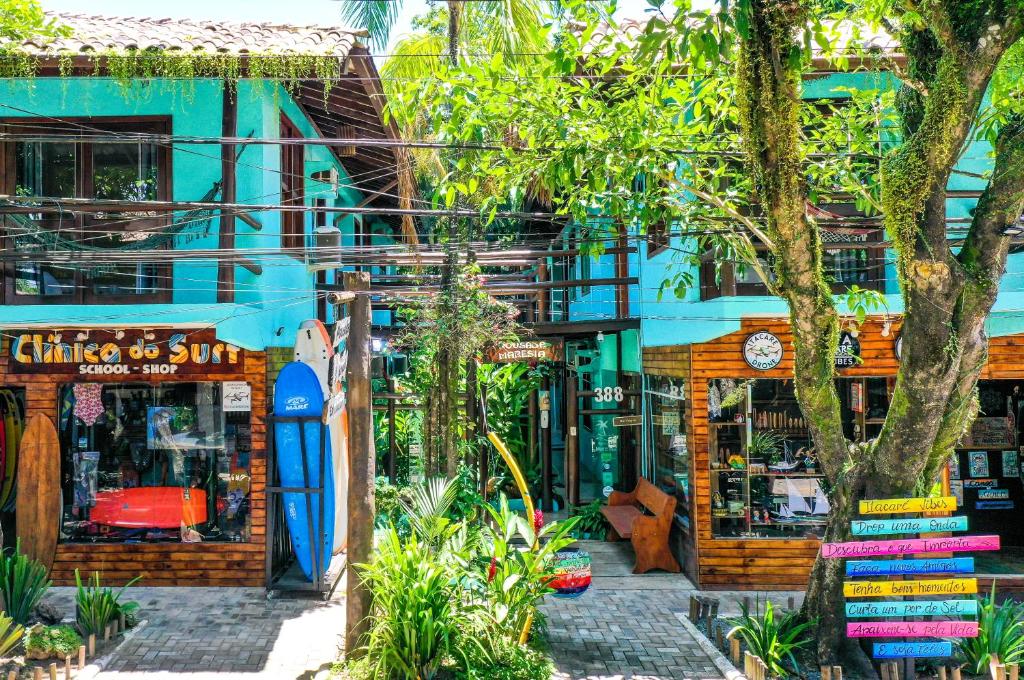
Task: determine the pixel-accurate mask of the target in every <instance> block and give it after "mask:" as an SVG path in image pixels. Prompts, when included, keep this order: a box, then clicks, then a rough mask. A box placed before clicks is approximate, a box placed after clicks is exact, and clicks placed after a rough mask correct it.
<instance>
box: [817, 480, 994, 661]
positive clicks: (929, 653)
mask: <svg viewBox="0 0 1024 680" xmlns="http://www.w3.org/2000/svg"><path fill="white" fill-rule="evenodd" d="M990 498H991V499H992V500H985V501H979V502H978V504H979V505H980V504H981V503H991V504H993V505H995V504H997V503H1004V502H1005V501H1003V500H1001V499H999V497H998V496H996V495H995V494H993V495H992V496H990ZM859 508H860V513H861V514H862V515H900V514H907V513H936V512H954V511H956V508H957V500H956V498H955V497H953V496H944V497H940V498H890V499H881V500H870V501H861V502H860V506H859ZM850 528H851V532H852V533H853V535H854V536H891V535H897V534H941V533H949V532H954V531H966V530H967V518H966V517H959V516H958V517H910V518H894V519H889V518H885V519H874V518H865V519H858V520H854V521H853V522H852V523H851V527H850ZM998 549H999V537H998V536H953V537H939V538H899V539H889V540H877V539H867V540H859V541H847V542H843V543H825V544H823V545H822V546H821V556H822V557H823V558H826V559H846V558H854V559H849V560H848V561H847V563H846V575H847V576H850V577H871V576H882V577H889V576H921V575H929V574H932V575H949V574H973V573H974V558H973V557H931V558H930V557H913V558H911V559H901V558H899V556H902V555H919V554H927V553H958V552H968V551H976V550H998ZM886 556H897V557H898V558H897V559H894V560H865V559H856V558H864V557H886ZM977 592H978V581H977V579H975V578H934V579H927V578H926V579H910V580H903V581H890V580H877V581H875V580H851V581H847V582H846V583H844V584H843V595H844V596H846V597H847V598H851V599H855V601H853V602H847V603H846V616H847V617H849V618H850V619H854V620H852V621H848V622H847V624H846V634H847V637H851V638H888V637H892V638H897V637H916V638H929V637H934V638H950V637H952V638H964V637H977V636H978V624H977V622H975V621H957V620H942V621H935V620H933V621H893V620H885V619H894V618H902V617H925V616H929V617H930V616H934V617H945V618H947V619H948V618H949V617H959V616H976V615H977V613H978V603H977V602H976V601H974V600H958V599H936V600H923V601H915V600H908V601H893V600H870V599H868V600H863V601H861V600H860V598H875V597H883V598H884V597H916V596H936V595H943V596H951V595H952V596H956V595H971V594H974V593H977ZM864 619H882V620H877V621H876V620H864ZM952 653H953V645H952V643H951V642H950V641H948V640H937V641H931V640H928V641H913V642H906V641H905V642H879V643H874V656H875V658H878V659H899V658H920V657H943V656H951V655H952Z"/></svg>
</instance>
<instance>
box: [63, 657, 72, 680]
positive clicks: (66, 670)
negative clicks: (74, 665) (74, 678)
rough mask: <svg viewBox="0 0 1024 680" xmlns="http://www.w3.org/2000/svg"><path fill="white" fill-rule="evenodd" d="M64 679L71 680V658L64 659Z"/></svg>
mask: <svg viewBox="0 0 1024 680" xmlns="http://www.w3.org/2000/svg"><path fill="white" fill-rule="evenodd" d="M64 679H65V680H71V657H70V656H65V657H64Z"/></svg>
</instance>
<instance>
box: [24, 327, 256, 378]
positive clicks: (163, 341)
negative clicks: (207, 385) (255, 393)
mask: <svg viewBox="0 0 1024 680" xmlns="http://www.w3.org/2000/svg"><path fill="white" fill-rule="evenodd" d="M5 333H6V334H7V335H10V336H13V337H12V339H11V340H10V342H9V343H8V354H7V355H8V357H9V360H8V362H7V370H8V371H10V372H11V373H51V374H68V375H84V376H95V375H153V376H161V375H209V374H215V373H238V372H239V371H241V370H242V361H243V350H241V349H239V348H238V347H236V346H235V345H232V344H230V343H226V342H220V341H218V340H217V336H216V334H215V333H214V331H212V330H209V329H195V330H192V329H183V330H176V329H168V328H161V329H156V330H149V329H141V328H136V329H124V330H120V329H118V330H115V329H95V328H94V329H66V328H65V329H61V330H51V331H44V330H38V329H36V330H8V331H5ZM119 335H120V337H118V336H119ZM78 338H83V339H82V340H79V339H78Z"/></svg>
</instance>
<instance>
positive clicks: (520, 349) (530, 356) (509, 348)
mask: <svg viewBox="0 0 1024 680" xmlns="http://www.w3.org/2000/svg"><path fill="white" fill-rule="evenodd" d="M486 354H487V360H488V361H489V362H490V363H492V364H520V363H526V364H533V363H537V362H538V361H561V360H562V356H563V353H562V341H561V340H555V341H549V340H520V341H518V342H499V343H497V344H496V345H494V346H492V347H489V348H488V349H487V352H486Z"/></svg>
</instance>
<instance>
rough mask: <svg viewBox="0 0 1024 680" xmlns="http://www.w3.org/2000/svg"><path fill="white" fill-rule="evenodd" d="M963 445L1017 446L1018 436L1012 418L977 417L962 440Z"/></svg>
mask: <svg viewBox="0 0 1024 680" xmlns="http://www.w3.org/2000/svg"><path fill="white" fill-rule="evenodd" d="M960 444H961V445H962V446H991V447H994V446H998V447H1003V448H1010V447H1015V446H1017V436H1016V433H1015V428H1014V423H1013V421H1012V419H1011V418H1005V417H1004V418H977V419H975V421H974V423H973V424H972V425H971V430H970V432H968V433H967V434H966V435H965V436H964V438H963V439H962V440H960Z"/></svg>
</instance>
